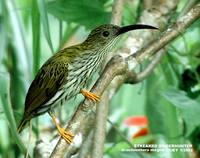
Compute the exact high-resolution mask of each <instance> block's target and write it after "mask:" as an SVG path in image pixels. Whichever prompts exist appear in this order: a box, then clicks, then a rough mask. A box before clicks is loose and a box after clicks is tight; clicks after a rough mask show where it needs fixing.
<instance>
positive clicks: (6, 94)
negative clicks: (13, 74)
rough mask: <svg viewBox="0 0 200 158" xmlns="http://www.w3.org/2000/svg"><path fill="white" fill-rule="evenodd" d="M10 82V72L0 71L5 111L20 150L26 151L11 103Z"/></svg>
mask: <svg viewBox="0 0 200 158" xmlns="http://www.w3.org/2000/svg"><path fill="white" fill-rule="evenodd" d="M9 83H10V77H9V76H8V74H6V73H0V85H1V90H0V99H1V100H2V107H3V111H4V113H5V116H6V118H7V120H8V123H9V127H10V129H11V130H10V131H11V134H12V136H13V139H14V141H15V142H16V144H17V145H18V147H19V148H20V150H21V151H22V152H23V153H26V148H25V146H24V144H23V142H22V141H21V139H20V137H19V135H18V132H17V130H16V129H17V126H16V122H15V118H14V114H13V110H12V106H11V103H10V84H9Z"/></svg>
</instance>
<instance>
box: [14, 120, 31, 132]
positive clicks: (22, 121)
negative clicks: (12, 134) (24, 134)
mask: <svg viewBox="0 0 200 158" xmlns="http://www.w3.org/2000/svg"><path fill="white" fill-rule="evenodd" d="M28 122H29V120H28V119H26V118H25V117H23V118H22V120H21V122H20V124H19V126H18V128H17V132H18V133H20V132H21V131H22V130H23V129H24V127H25V126H26V125H27V123H28Z"/></svg>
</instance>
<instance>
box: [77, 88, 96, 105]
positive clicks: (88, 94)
mask: <svg viewBox="0 0 200 158" xmlns="http://www.w3.org/2000/svg"><path fill="white" fill-rule="evenodd" d="M81 93H82V95H83V96H85V97H86V98H87V99H88V100H91V101H93V102H95V103H96V102H99V101H100V97H99V96H98V95H96V94H94V93H91V92H89V91H86V90H81Z"/></svg>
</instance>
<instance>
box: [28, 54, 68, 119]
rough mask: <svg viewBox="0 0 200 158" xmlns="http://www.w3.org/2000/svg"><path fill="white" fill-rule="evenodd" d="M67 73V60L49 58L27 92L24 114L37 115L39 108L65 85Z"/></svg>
mask: <svg viewBox="0 0 200 158" xmlns="http://www.w3.org/2000/svg"><path fill="white" fill-rule="evenodd" d="M67 72H68V58H66V57H63V56H59V55H58V56H54V57H52V58H50V59H49V60H48V61H47V62H46V63H45V64H44V65H43V66H42V68H41V69H40V70H39V72H38V74H37V75H36V77H35V79H34V80H33V82H32V84H31V86H30V88H29V90H28V93H27V96H26V100H25V113H24V114H25V115H33V116H35V115H37V114H38V111H39V110H40V108H42V106H43V105H44V104H45V103H47V102H48V101H49V100H50V99H51V98H52V97H53V96H54V95H55V94H56V93H57V92H58V91H59V90H60V89H61V88H62V86H63V85H65V83H66V82H67V81H66V78H67V74H68V73H67ZM47 108H48V107H47ZM46 111H47V110H46ZM46 111H44V112H46Z"/></svg>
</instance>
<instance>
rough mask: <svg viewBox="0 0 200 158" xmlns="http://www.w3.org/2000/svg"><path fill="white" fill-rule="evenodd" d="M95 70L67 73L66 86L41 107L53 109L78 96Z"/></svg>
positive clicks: (79, 70)
mask: <svg viewBox="0 0 200 158" xmlns="http://www.w3.org/2000/svg"><path fill="white" fill-rule="evenodd" d="M96 69H97V67H95V68H93V69H88V70H87V71H81V69H77V70H76V71H69V74H68V76H67V78H66V81H67V82H66V84H65V85H64V86H63V87H62V88H61V89H60V90H59V91H58V92H57V93H56V94H55V95H54V96H53V97H52V98H51V99H50V100H49V101H48V102H47V103H45V105H44V106H43V107H50V108H54V107H56V106H57V105H59V104H62V103H63V102H64V101H66V100H69V99H71V98H72V97H74V96H76V95H77V94H79V93H80V90H81V89H84V88H85V86H86V85H87V83H88V80H89V79H90V77H91V75H92V74H93V73H94V72H95V71H96ZM46 111H48V110H46Z"/></svg>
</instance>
